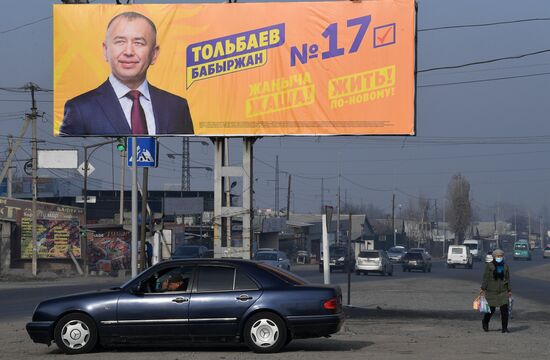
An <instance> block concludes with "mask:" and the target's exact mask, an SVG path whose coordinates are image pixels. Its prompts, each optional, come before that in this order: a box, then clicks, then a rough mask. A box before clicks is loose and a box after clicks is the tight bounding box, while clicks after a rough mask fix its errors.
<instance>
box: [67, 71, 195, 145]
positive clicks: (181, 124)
mask: <svg viewBox="0 0 550 360" xmlns="http://www.w3.org/2000/svg"><path fill="white" fill-rule="evenodd" d="M149 94H150V96H151V103H152V105H153V113H154V115H155V124H156V134H158V135H160V134H193V123H192V121H191V113H190V112H189V106H188V105H187V100H185V99H184V98H182V97H179V96H177V95H174V94H171V93H169V92H167V91H164V90H161V89H158V88H156V87H154V86H152V85H151V84H149ZM59 135H61V136H64V135H73V136H78V135H106V136H122V135H132V129H130V126H129V125H128V121H127V120H126V117H125V116H124V112H123V111H122V107H121V106H120V102H119V101H118V98H117V96H116V94H115V90H114V89H113V87H112V86H111V83H110V82H109V80H107V81H105V82H104V83H103V84H101V85H100V86H99V87H98V88H96V89H93V90H91V91H88V92H87V93H84V94H82V95H79V96H77V97H75V98H73V99H71V100H69V101H67V103H66V104H65V114H64V116H63V123H62V124H61V128H60V129H59Z"/></svg>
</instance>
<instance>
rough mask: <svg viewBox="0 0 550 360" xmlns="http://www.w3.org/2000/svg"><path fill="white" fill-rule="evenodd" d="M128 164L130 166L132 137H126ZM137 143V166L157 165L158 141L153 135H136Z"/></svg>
mask: <svg viewBox="0 0 550 360" xmlns="http://www.w3.org/2000/svg"><path fill="white" fill-rule="evenodd" d="M127 139H128V140H127V146H126V149H128V166H132V160H133V154H132V153H133V147H132V138H131V137H128V138H127ZM136 144H137V163H136V165H137V166H138V167H157V165H158V143H157V139H156V138H154V137H138V138H136Z"/></svg>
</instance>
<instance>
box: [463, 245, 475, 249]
mask: <svg viewBox="0 0 550 360" xmlns="http://www.w3.org/2000/svg"><path fill="white" fill-rule="evenodd" d="M464 246H467V247H468V248H469V249H470V250H477V244H464Z"/></svg>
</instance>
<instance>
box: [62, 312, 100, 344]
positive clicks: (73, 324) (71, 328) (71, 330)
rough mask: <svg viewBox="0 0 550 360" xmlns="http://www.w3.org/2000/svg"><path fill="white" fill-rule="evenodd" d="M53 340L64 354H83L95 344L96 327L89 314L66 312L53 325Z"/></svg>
mask: <svg viewBox="0 0 550 360" xmlns="http://www.w3.org/2000/svg"><path fill="white" fill-rule="evenodd" d="M54 340H55V343H56V344H57V346H58V347H59V349H61V351H63V352H64V353H65V354H84V353H87V352H90V351H91V350H92V349H93V348H94V347H95V346H96V344H97V329H96V326H95V323H94V321H93V320H92V319H91V318H90V317H89V316H87V315H84V314H80V313H73V314H67V315H65V316H63V317H62V318H61V320H59V322H58V323H57V325H56V326H55V329H54Z"/></svg>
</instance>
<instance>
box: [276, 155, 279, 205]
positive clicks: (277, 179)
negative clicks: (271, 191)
mask: <svg viewBox="0 0 550 360" xmlns="http://www.w3.org/2000/svg"><path fill="white" fill-rule="evenodd" d="M275 214H277V216H279V155H277V156H275Z"/></svg>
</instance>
